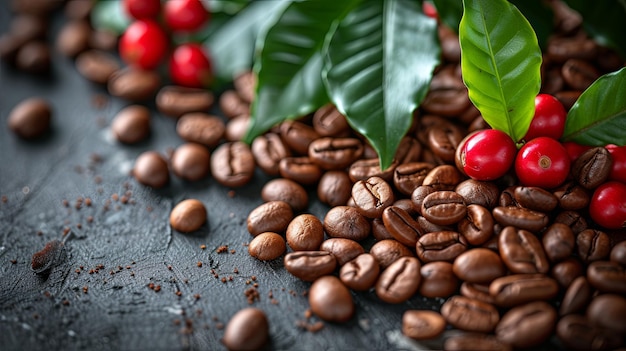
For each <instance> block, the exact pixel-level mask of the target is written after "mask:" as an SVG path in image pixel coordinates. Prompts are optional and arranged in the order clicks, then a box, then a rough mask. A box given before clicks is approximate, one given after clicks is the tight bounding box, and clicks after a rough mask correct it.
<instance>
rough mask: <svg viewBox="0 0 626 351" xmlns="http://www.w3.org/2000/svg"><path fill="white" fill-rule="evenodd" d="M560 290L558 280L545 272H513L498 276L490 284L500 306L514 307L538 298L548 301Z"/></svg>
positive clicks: (490, 291) (491, 291)
mask: <svg viewBox="0 0 626 351" xmlns="http://www.w3.org/2000/svg"><path fill="white" fill-rule="evenodd" d="M558 292H559V285H558V284H557V282H556V280H554V279H552V278H550V277H548V276H547V275H544V274H511V275H507V276H503V277H500V278H496V279H494V280H493V281H492V282H491V284H489V294H491V296H493V297H494V300H495V302H496V305H497V306H500V307H513V306H518V305H521V304H524V303H527V302H532V301H536V300H543V301H547V300H550V299H552V298H554V297H555V296H556V295H557V294H558Z"/></svg>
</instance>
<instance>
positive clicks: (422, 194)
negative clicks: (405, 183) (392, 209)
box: [411, 185, 437, 213]
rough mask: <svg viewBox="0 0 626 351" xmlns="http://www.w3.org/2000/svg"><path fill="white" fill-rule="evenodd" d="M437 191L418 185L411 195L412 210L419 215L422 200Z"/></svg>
mask: <svg viewBox="0 0 626 351" xmlns="http://www.w3.org/2000/svg"><path fill="white" fill-rule="evenodd" d="M436 191H437V189H436V188H435V187H433V186H427V185H420V186H418V187H417V188H415V190H413V192H412V193H411V202H412V203H413V208H414V209H415V210H416V211H417V212H418V213H421V211H422V204H423V203H424V199H425V198H426V196H428V195H430V194H432V193H434V192H436Z"/></svg>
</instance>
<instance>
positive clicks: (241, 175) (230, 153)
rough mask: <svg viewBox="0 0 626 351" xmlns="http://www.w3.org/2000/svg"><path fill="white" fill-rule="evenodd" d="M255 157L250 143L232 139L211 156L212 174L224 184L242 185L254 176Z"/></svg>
mask: <svg viewBox="0 0 626 351" xmlns="http://www.w3.org/2000/svg"><path fill="white" fill-rule="evenodd" d="M255 166H256V165H255V163H254V157H253V156H252V151H250V147H249V146H248V144H246V143H244V142H243V141H232V142H226V143H223V144H221V145H220V146H218V147H217V149H215V150H214V151H213V155H212V156H211V174H213V178H215V180H216V181H217V182H218V183H220V184H221V185H223V186H227V187H241V186H244V185H246V184H248V183H249V182H250V181H251V180H252V177H253V176H254V169H255Z"/></svg>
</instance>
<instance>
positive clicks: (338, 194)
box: [317, 171, 352, 207]
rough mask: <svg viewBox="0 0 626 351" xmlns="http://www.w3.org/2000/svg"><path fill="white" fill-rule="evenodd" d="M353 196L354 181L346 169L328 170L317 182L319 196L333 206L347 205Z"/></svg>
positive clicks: (323, 201)
mask: <svg viewBox="0 0 626 351" xmlns="http://www.w3.org/2000/svg"><path fill="white" fill-rule="evenodd" d="M351 196H352V182H351V181H350V177H349V176H348V174H347V173H346V172H345V171H326V172H324V174H322V177H321V178H320V180H319V182H318V183H317V197H318V198H319V200H320V201H321V202H322V203H325V204H327V205H330V206H331V207H334V206H340V205H345V204H346V203H347V202H348V199H349V198H350V197H351Z"/></svg>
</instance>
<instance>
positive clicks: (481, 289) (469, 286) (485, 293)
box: [460, 282, 496, 305]
mask: <svg viewBox="0 0 626 351" xmlns="http://www.w3.org/2000/svg"><path fill="white" fill-rule="evenodd" d="M460 292H461V295H463V296H465V297H469V298H470V299H475V300H479V301H482V302H486V303H489V304H492V305H493V304H495V303H496V301H495V299H494V298H493V296H491V294H489V285H486V284H475V283H469V282H463V283H462V284H461V289H460Z"/></svg>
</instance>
